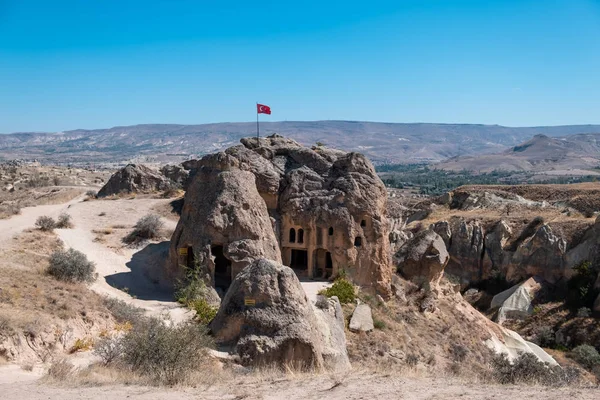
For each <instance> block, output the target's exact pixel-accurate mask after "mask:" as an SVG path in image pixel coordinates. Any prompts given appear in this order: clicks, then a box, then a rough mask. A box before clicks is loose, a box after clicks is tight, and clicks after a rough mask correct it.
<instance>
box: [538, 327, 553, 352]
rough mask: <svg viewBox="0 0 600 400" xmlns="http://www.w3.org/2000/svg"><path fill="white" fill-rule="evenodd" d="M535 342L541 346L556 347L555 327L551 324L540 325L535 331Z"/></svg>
mask: <svg viewBox="0 0 600 400" xmlns="http://www.w3.org/2000/svg"><path fill="white" fill-rule="evenodd" d="M533 342H534V343H535V344H537V345H539V346H541V347H547V348H554V346H555V345H556V335H555V333H554V329H552V327H550V326H541V327H539V328H538V329H537V331H536V332H535V336H534V337H533Z"/></svg>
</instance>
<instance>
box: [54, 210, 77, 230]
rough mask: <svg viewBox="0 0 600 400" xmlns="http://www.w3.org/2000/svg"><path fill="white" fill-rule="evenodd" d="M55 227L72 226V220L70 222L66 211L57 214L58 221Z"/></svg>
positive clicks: (64, 227) (65, 227)
mask: <svg viewBox="0 0 600 400" xmlns="http://www.w3.org/2000/svg"><path fill="white" fill-rule="evenodd" d="M56 227H57V228H59V229H67V228H72V227H73V222H71V216H70V215H69V214H67V213H62V214H60V215H59V216H58V221H57V222H56Z"/></svg>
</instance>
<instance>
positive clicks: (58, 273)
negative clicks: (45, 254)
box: [48, 249, 96, 282]
mask: <svg viewBox="0 0 600 400" xmlns="http://www.w3.org/2000/svg"><path fill="white" fill-rule="evenodd" d="M94 271H95V264H94V263H93V262H91V261H89V260H88V259H87V257H86V256H85V254H83V253H82V252H80V251H77V250H75V249H69V250H66V251H64V250H57V251H55V252H54V253H52V255H51V256H50V266H49V267H48V273H49V274H50V275H52V276H54V277H55V278H56V279H58V280H61V281H67V282H93V281H94V280H95V279H96V276H95V273H94Z"/></svg>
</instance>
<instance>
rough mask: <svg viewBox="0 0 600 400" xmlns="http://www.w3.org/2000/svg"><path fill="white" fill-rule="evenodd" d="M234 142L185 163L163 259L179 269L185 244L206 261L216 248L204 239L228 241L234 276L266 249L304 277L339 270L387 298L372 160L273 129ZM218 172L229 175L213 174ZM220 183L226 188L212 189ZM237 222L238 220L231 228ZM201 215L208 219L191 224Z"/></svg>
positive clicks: (386, 259)
mask: <svg viewBox="0 0 600 400" xmlns="http://www.w3.org/2000/svg"><path fill="white" fill-rule="evenodd" d="M241 143H242V144H241V145H238V146H234V147H231V148H229V149H227V150H226V151H225V152H223V153H218V154H214V155H209V156H205V157H204V158H202V159H201V160H198V161H195V162H191V161H190V162H186V163H184V168H186V169H190V171H192V172H191V175H193V178H191V181H192V183H191V184H190V187H189V189H188V191H187V193H186V197H185V207H184V211H183V213H182V218H181V220H180V222H179V224H178V227H177V229H176V231H175V233H174V235H173V238H172V243H173V245H172V248H171V257H170V260H171V261H170V266H169V268H170V269H171V270H172V271H175V270H176V269H178V268H179V265H180V264H181V262H182V260H181V258H179V257H178V249H180V248H181V247H185V246H192V247H194V252H195V253H197V252H204V257H203V258H202V257H200V258H201V259H202V260H203V262H205V263H209V260H210V259H211V258H212V257H214V255H209V254H208V253H207V252H206V251H204V250H203V249H205V248H206V246H208V243H209V242H210V243H212V245H213V246H214V244H215V243H217V244H221V245H222V246H224V247H225V248H226V250H225V252H224V255H225V257H226V258H227V259H228V260H229V261H231V262H232V263H233V264H234V270H233V272H234V273H233V275H235V273H236V272H237V271H239V270H240V269H241V268H243V266H244V265H247V264H248V263H249V262H252V260H254V259H256V258H257V257H265V258H269V259H272V260H275V261H280V260H283V263H284V264H285V265H289V266H292V267H293V268H295V270H296V271H299V273H302V274H305V275H307V276H308V277H316V276H319V277H326V278H331V279H332V278H335V277H336V276H337V275H338V274H339V273H340V272H341V270H342V269H343V270H345V272H346V274H347V276H348V277H349V278H350V279H351V280H352V281H353V282H354V283H355V284H358V285H360V286H362V288H363V289H364V290H368V291H369V290H370V291H374V292H377V293H378V294H381V295H382V296H384V297H386V298H387V297H389V296H390V295H391V289H390V281H391V275H392V274H391V268H390V266H391V262H390V244H389V224H388V222H387V219H386V203H387V191H386V189H385V186H384V185H383V183H382V181H381V179H379V177H378V176H377V174H376V173H375V169H374V168H373V165H372V164H371V163H370V162H369V161H368V160H367V159H366V158H365V157H364V156H363V155H361V154H358V153H345V152H341V151H337V150H332V149H327V148H325V147H314V148H307V147H304V146H302V145H300V144H298V143H296V142H295V141H293V140H291V139H286V138H283V137H281V136H278V135H273V136H270V137H267V138H261V139H260V141H257V139H255V138H247V139H242V140H241ZM225 175H239V176H240V177H242V178H239V179H238V178H233V177H227V178H225ZM218 179H226V180H227V181H232V182H233V181H234V180H236V181H237V183H236V184H235V185H230V184H223V185H221V184H217V183H212V182H213V181H214V182H216V181H217V180H218ZM233 186H236V188H235V189H232V187H233ZM224 190H225V191H229V193H225V192H224V193H222V194H220V193H219V192H221V191H224ZM207 192H210V193H207ZM232 193H234V194H235V195H236V196H237V197H236V198H235V199H232ZM215 201H216V203H215ZM223 202H224V203H227V204H228V206H227V207H223V206H221V205H220V204H221V203H223ZM234 208H241V210H234ZM217 214H218V215H221V216H217ZM242 215H243V216H242ZM238 219H239V221H238ZM220 221H221V222H220ZM240 221H241V222H242V225H244V226H243V227H242V228H240V229H237V230H236V229H234V228H232V227H233V226H234V225H237V224H239V223H240ZM206 223H207V225H209V228H203V227H199V226H197V225H203V224H206ZM224 229H225V230H227V232H224V231H223V230H224ZM242 231H243V232H242ZM242 233H244V235H249V237H250V242H249V243H246V242H244V241H243V238H244V237H245V236H244V235H242ZM273 239H275V240H273ZM192 242H193V243H192ZM234 242H235V243H234ZM274 243H275V244H276V246H275V247H276V251H274V250H273V244H274ZM242 245H243V246H242ZM235 253H240V254H239V255H235ZM274 253H277V254H274ZM236 265H237V267H236ZM207 270H210V266H208V267H207Z"/></svg>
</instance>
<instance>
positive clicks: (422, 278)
mask: <svg viewBox="0 0 600 400" xmlns="http://www.w3.org/2000/svg"><path fill="white" fill-rule="evenodd" d="M448 260H449V256H448V251H447V250H446V245H445V244H444V240H443V239H442V237H441V236H440V235H438V234H437V233H435V232H434V231H432V230H425V231H422V232H419V233H418V234H417V235H415V237H414V238H412V239H411V240H409V241H408V242H407V243H406V244H405V245H404V246H402V247H401V248H400V250H399V251H398V252H397V253H396V254H395V255H394V264H395V265H396V266H397V268H398V272H400V273H401V274H402V275H403V276H404V277H405V278H406V279H408V280H411V281H414V282H415V283H417V284H423V283H425V282H429V283H430V284H431V285H432V286H435V285H437V284H438V283H439V281H440V279H441V278H442V275H443V273H444V268H445V267H446V264H447V263H448Z"/></svg>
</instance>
